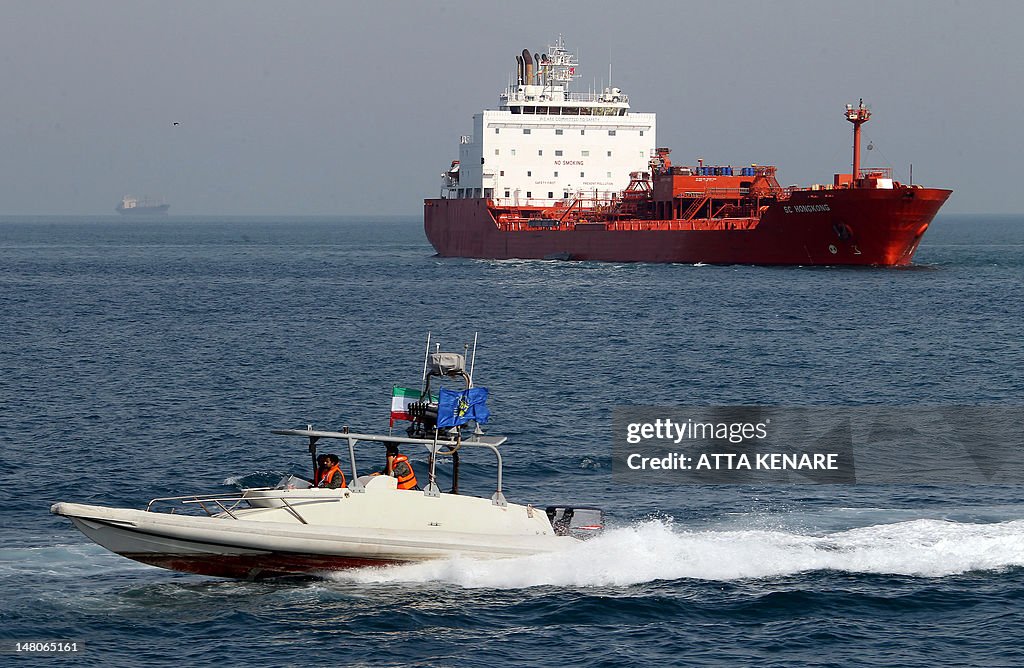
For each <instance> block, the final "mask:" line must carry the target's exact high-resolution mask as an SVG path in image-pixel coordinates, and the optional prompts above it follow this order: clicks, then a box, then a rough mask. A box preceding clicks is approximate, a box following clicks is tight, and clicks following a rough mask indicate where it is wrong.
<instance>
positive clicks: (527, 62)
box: [523, 49, 533, 84]
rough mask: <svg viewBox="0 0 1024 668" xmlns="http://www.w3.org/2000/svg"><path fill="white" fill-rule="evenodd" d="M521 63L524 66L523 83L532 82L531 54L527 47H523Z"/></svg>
mask: <svg viewBox="0 0 1024 668" xmlns="http://www.w3.org/2000/svg"><path fill="white" fill-rule="evenodd" d="M523 64H524V66H525V67H526V80H525V81H524V82H523V83H525V84H532V83H533V56H531V55H530V50H529V49H523Z"/></svg>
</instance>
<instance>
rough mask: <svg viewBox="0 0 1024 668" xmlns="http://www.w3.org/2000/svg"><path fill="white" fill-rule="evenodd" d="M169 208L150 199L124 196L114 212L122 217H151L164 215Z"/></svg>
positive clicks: (168, 205)
mask: <svg viewBox="0 0 1024 668" xmlns="http://www.w3.org/2000/svg"><path fill="white" fill-rule="evenodd" d="M170 208H171V205H170V204H165V203H164V202H162V201H160V200H157V199H152V198H150V197H132V196H131V195H125V196H124V197H122V198H121V203H120V204H118V205H117V208H115V209H114V211H117V212H118V213H120V214H122V215H132V216H141V215H152V214H164V213H167V210H168V209H170Z"/></svg>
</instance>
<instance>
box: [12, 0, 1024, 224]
mask: <svg viewBox="0 0 1024 668" xmlns="http://www.w3.org/2000/svg"><path fill="white" fill-rule="evenodd" d="M1022 26H1024V3H1021V2H1016V1H1014V2H985V1H977V0H972V1H964V2H953V1H946V0H937V1H936V0H914V1H910V0H908V1H900V0H889V1H886V2H881V1H872V0H867V1H865V0H858V1H857V2H842V3H840V2H827V1H823V0H817V1H809V2H795V1H788V0H783V1H778V2H735V1H730V2H689V1H681V0H679V1H676V0H670V1H661V0H644V1H643V2H622V1H621V0H620V1H618V2H593V1H586V2H558V1H557V0H546V1H543V2H535V1H533V0H515V1H508V2H500V3H497V2H495V3H492V2H486V1H483V0H452V1H447V0H431V1H430V2H413V1H411V0H401V1H400V0H376V1H374V2H372V3H371V2H358V3H356V2H342V1H328V0H303V1H301V2H298V1H296V2H262V1H250V0H246V1H241V0H232V1H224V2H217V1H214V0H203V1H201V2H181V1H175V2H171V1H169V0H168V1H162V2H142V1H130V2H129V1H124V2H120V1H114V0H89V1H75V2H71V1H68V2H48V1H44V0H26V1H24V2H20V1H14V0H0V100H2V106H0V117H2V119H3V123H2V124H0V214H96V213H108V212H112V209H113V207H114V206H115V205H116V204H117V202H118V201H119V200H120V197H121V196H122V195H124V194H129V193H131V194H138V195H141V194H151V195H158V196H162V197H164V198H165V199H166V200H167V201H168V202H169V203H170V204H171V205H172V209H171V212H172V213H178V214H207V213H208V214H289V213H291V214H361V213H379V214H418V213H419V212H420V211H421V210H422V199H423V198H424V197H435V196H437V193H438V191H439V189H440V173H441V171H442V170H443V169H444V168H445V167H447V165H448V164H449V163H450V161H451V160H452V159H454V158H456V157H457V149H458V145H457V142H458V137H459V135H460V134H468V133H470V132H471V130H472V124H471V121H472V116H473V114H474V113H476V112H478V111H480V110H481V109H483V108H485V107H487V108H494V107H496V106H497V96H498V93H499V92H500V91H501V90H502V89H503V88H504V86H505V84H506V83H507V81H508V79H509V76H510V73H511V72H512V71H513V70H514V67H515V55H516V54H517V53H519V52H521V51H522V50H523V48H529V49H530V50H531V51H543V50H544V49H545V47H546V45H547V44H549V43H551V42H552V41H553V40H554V39H555V38H556V37H557V35H558V33H560V32H561V33H563V34H564V36H565V40H566V44H567V46H568V47H569V49H570V50H573V51H576V52H577V53H578V54H579V56H580V61H581V65H582V68H581V73H582V75H583V77H582V79H581V81H580V82H579V85H580V86H582V87H583V88H584V89H586V88H589V87H591V86H593V85H594V83H595V81H596V83H597V84H598V85H603V84H604V82H605V80H606V79H607V77H608V65H609V63H611V64H612V65H613V69H612V74H613V80H614V84H615V85H617V86H619V87H621V88H622V89H623V90H624V91H625V92H626V93H627V94H629V96H630V102H631V104H632V106H633V109H634V110H636V111H651V112H656V113H657V114H658V144H659V145H662V146H669V147H671V148H672V149H673V154H672V157H673V160H674V161H675V162H677V163H691V162H693V161H694V160H695V159H696V158H697V157H698V156H699V157H703V158H704V159H705V160H709V161H711V162H718V163H732V164H735V165H741V164H749V163H759V164H775V165H778V166H779V171H780V181H782V182H783V183H784V184H790V183H801V184H806V183H814V182H830V181H831V178H832V177H831V175H832V173H833V172H836V171H841V170H842V169H843V168H846V169H849V162H850V160H851V152H850V145H851V126H850V125H849V123H847V122H846V121H845V120H843V115H842V110H843V105H844V104H846V103H847V102H856V100H857V99H858V98H860V97H863V98H864V100H865V102H867V103H869V104H870V105H871V107H872V110H873V112H874V118H873V119H872V120H871V122H870V123H868V124H867V125H866V126H865V128H864V132H865V138H866V139H867V140H869V141H870V142H871V143H872V144H873V146H874V150H872V151H870V152H866V157H865V160H864V162H865V163H866V164H867V165H871V166H891V167H893V168H895V170H896V175H897V178H900V179H901V180H906V179H907V176H908V175H907V172H908V168H909V165H910V164H911V163H913V166H914V180H915V182H918V183H923V184H927V185H934V186H943V187H951V188H953V189H954V191H955V192H954V195H953V198H952V199H951V200H950V201H949V203H948V204H947V206H946V208H945V209H944V211H946V212H1024V187H1021V185H1020V174H1021V171H1022V170H1021V155H1020V154H1021V150H1020V148H1021V147H1020V144H1021V141H1020V139H1021V135H1022V132H1021V129H1020V123H1021V115H1022V108H1024V104H1022V102H1024V32H1022V31H1024V28H1022ZM1015 119H1016V120H1015ZM173 123H179V125H177V126H175V125H173Z"/></svg>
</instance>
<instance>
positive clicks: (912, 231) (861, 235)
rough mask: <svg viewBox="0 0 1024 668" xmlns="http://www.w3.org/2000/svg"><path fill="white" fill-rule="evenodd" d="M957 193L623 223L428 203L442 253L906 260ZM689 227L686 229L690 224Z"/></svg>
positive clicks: (804, 201)
mask: <svg viewBox="0 0 1024 668" xmlns="http://www.w3.org/2000/svg"><path fill="white" fill-rule="evenodd" d="M950 194H951V191H949V190H941V189H935V188H917V187H913V188H908V187H900V188H894V189H835V190H817V191H815V190H802V191H796V192H794V193H793V194H792V195H791V196H790V197H789V199H787V200H785V201H773V202H772V203H771V204H770V205H769V206H768V207H767V208H766V209H765V210H764V211H763V212H762V213H761V214H760V216H759V217H758V218H757V219H753V220H752V219H736V220H730V219H721V220H716V221H713V222H709V221H706V220H705V221H694V223H693V224H687V223H686V222H684V221H678V220H673V221H667V220H666V221H656V220H641V219H637V220H624V221H617V222H616V223H614V224H608V225H599V224H589V225H576V226H574V227H573V226H565V227H549V228H537V229H515V230H511V229H501V227H500V226H499V225H498V223H497V222H496V217H495V209H494V207H493V206H492V205H491V202H490V201H489V200H486V199H430V200H426V201H425V202H424V230H425V232H426V235H427V238H428V239H429V241H430V243H431V245H433V246H434V248H435V250H436V251H437V253H438V255H441V256H443V257H470V258H481V259H499V260H502V259H513V258H521V259H569V260H598V261H610V262H680V263H686V264H701V263H703V264H753V265H877V266H901V265H908V264H910V263H911V261H912V259H913V255H914V252H915V251H916V250H917V247H918V244H919V243H920V241H921V237H922V236H923V235H924V233H925V231H926V230H927V229H928V226H929V225H930V224H931V222H932V219H933V218H934V217H935V214H936V213H937V212H938V210H939V208H940V207H941V206H942V204H943V203H944V202H945V201H946V199H948V197H949V196H950ZM688 227H689V228H690V229H687V228H688Z"/></svg>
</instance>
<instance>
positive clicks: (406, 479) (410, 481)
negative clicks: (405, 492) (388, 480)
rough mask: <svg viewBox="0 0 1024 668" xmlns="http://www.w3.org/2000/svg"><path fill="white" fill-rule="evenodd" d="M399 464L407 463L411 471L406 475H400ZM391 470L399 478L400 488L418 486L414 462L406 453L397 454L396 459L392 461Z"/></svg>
mask: <svg viewBox="0 0 1024 668" xmlns="http://www.w3.org/2000/svg"><path fill="white" fill-rule="evenodd" d="M399 464H405V465H406V467H407V468H408V469H409V472H408V473H406V474H405V475H399V474H398V471H397V469H398V465H399ZM391 472H392V474H394V476H395V477H396V478H398V481H397V482H398V489H413V488H415V487H416V473H415V472H414V471H413V470H412V464H411V463H410V462H409V458H408V457H406V456H405V455H395V460H394V462H392V463H391Z"/></svg>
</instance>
